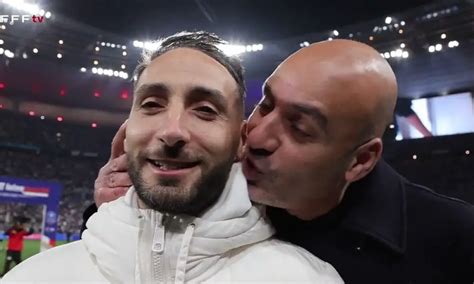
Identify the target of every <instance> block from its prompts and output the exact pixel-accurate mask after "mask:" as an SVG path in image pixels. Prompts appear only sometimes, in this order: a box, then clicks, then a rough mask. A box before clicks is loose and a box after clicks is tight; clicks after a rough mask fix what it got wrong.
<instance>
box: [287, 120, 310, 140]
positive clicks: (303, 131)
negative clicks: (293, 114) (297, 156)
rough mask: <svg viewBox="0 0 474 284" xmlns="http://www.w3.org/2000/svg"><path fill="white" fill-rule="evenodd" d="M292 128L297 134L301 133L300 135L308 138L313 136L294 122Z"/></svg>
mask: <svg viewBox="0 0 474 284" xmlns="http://www.w3.org/2000/svg"><path fill="white" fill-rule="evenodd" d="M291 129H292V130H293V131H294V132H295V134H297V135H299V136H300V137H303V138H307V137H311V135H310V134H308V133H307V132H306V131H305V130H303V129H301V128H300V127H299V126H298V125H296V124H294V123H292V124H291Z"/></svg>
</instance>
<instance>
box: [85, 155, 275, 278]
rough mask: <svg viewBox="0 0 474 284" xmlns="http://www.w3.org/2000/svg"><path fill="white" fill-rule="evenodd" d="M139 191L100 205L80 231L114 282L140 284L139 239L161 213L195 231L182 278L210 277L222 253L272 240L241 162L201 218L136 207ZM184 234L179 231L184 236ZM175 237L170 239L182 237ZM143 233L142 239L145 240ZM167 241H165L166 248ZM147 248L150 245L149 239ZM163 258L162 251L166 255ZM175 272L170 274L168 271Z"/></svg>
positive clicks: (105, 272)
mask: <svg viewBox="0 0 474 284" xmlns="http://www.w3.org/2000/svg"><path fill="white" fill-rule="evenodd" d="M136 198H137V195H136V193H135V190H134V188H133V187H132V188H131V189H130V190H129V191H128V192H127V194H126V195H125V196H124V197H122V198H119V199H117V200H115V201H112V202H110V203H106V204H103V205H102V206H101V207H100V208H99V210H98V212H97V213H96V214H94V215H92V216H91V218H90V219H89V221H88V222H87V228H88V229H87V230H86V231H84V234H83V241H84V243H85V245H86V248H87V250H88V251H89V253H90V254H91V256H92V258H93V259H94V261H95V262H96V263H97V265H98V267H99V269H100V270H101V271H102V273H103V274H104V275H105V276H106V277H107V278H108V279H109V280H110V281H111V282H113V283H138V282H140V280H139V279H140V276H139V275H138V274H141V273H143V272H140V271H143V268H140V267H137V263H139V261H138V260H141V261H143V260H145V261H147V260H146V259H147V257H146V256H145V257H142V256H141V255H140V253H137V252H138V251H140V252H142V251H143V250H142V248H143V246H144V245H143V242H148V241H147V240H151V239H152V237H150V236H143V232H146V231H148V229H147V228H148V227H149V226H150V225H153V226H155V224H150V222H155V221H156V220H160V222H161V220H162V219H163V218H164V217H165V218H166V217H169V218H168V219H169V220H170V221H171V223H169V224H168V222H167V225H165V230H166V226H168V225H170V224H172V223H173V222H174V225H173V226H178V227H179V226H180V225H179V224H178V225H177V223H180V222H182V223H183V224H189V223H192V224H193V233H192V236H191V239H190V243H189V244H190V245H189V248H188V249H187V254H186V261H185V265H186V269H185V271H186V275H185V281H190V280H193V281H198V280H200V279H205V278H207V277H210V276H212V274H213V273H215V270H216V269H218V267H220V266H221V265H222V263H224V262H225V259H224V257H223V254H225V253H227V252H229V251H231V250H233V249H236V248H240V247H243V246H246V245H250V244H254V243H257V242H260V241H263V240H266V239H268V238H270V237H271V236H272V235H273V233H274V230H273V227H272V226H271V225H270V224H269V223H268V222H267V221H266V220H265V219H264V217H263V215H262V212H261V210H260V209H259V208H257V207H255V206H252V203H251V202H250V200H249V197H248V192H247V184H246V180H245V177H244V176H243V173H242V171H241V165H240V164H234V166H233V167H232V170H231V172H230V174H229V178H228V181H227V183H226V186H225V188H224V190H223V192H222V194H221V196H220V197H219V199H218V200H217V202H216V203H215V204H214V205H213V206H211V207H210V208H209V209H208V210H207V211H206V212H204V213H203V214H202V215H201V216H200V217H192V216H185V215H176V216H171V217H170V215H167V214H162V213H161V212H157V211H154V210H152V209H139V208H137V206H136V204H137V203H136ZM184 234H185V232H183V234H182V235H184ZM182 235H181V236H180V235H179V233H178V235H174V236H173V237H172V239H173V240H176V239H182V238H183V236H182ZM144 237H145V238H144ZM166 245H167V244H165V246H166ZM145 246H147V247H149V248H150V251H151V247H152V243H151V241H150V243H149V244H146V245H145ZM164 257H166V255H165V256H164ZM171 273H173V272H171Z"/></svg>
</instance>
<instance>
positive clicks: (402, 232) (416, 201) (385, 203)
mask: <svg viewBox="0 0 474 284" xmlns="http://www.w3.org/2000/svg"><path fill="white" fill-rule="evenodd" d="M396 97H397V84H396V78H395V75H394V73H393V71H392V69H391V68H390V66H389V64H388V63H387V61H385V60H384V59H383V58H382V57H381V56H380V54H379V53H378V52H377V51H375V50H374V49H372V48H371V47H369V46H367V45H365V44H362V43H358V42H354V41H348V40H333V41H326V42H321V43H317V44H313V45H310V46H309V47H306V48H303V49H301V50H299V51H297V52H296V53H294V54H292V55H291V56H290V57H289V58H288V59H286V60H285V61H284V62H283V63H281V64H280V65H279V66H278V68H277V69H276V70H275V72H274V73H273V74H272V75H271V76H270V77H269V78H268V79H267V80H266V81H265V84H264V86H263V97H262V99H261V101H260V103H259V104H258V106H257V107H256V108H255V110H254V111H253V113H252V115H251V116H250V117H249V121H248V138H247V147H246V148H247V156H246V159H245V160H244V161H243V170H244V174H245V176H246V178H247V181H248V185H249V195H250V197H251V199H252V200H253V201H255V202H258V203H262V204H265V205H268V206H269V207H268V208H267V213H268V216H269V217H270V219H271V221H272V223H273V224H274V226H275V228H276V230H277V237H279V238H281V239H283V240H286V241H289V242H292V243H295V244H297V245H300V246H302V247H304V248H306V249H307V250H309V251H310V252H312V253H313V254H315V255H317V256H318V257H320V258H322V259H323V260H325V261H327V262H329V263H331V264H332V265H333V266H334V267H335V268H336V270H337V271H338V272H339V273H340V275H341V277H342V278H343V279H344V280H345V281H346V282H347V283H471V284H472V283H473V280H474V277H473V271H474V248H473V243H474V242H473V240H474V209H473V207H472V206H471V205H468V204H466V203H464V202H462V201H459V200H455V199H451V198H448V197H445V196H441V195H438V194H436V193H434V192H432V191H431V190H429V189H427V188H424V187H421V186H419V185H415V184H413V183H411V182H409V181H407V180H406V179H405V178H403V177H401V176H400V175H399V174H398V173H396V172H395V171H394V170H393V169H392V168H391V167H389V166H388V165H387V164H386V163H385V162H384V161H382V160H381V154H382V149H383V144H382V140H381V137H382V135H383V133H384V130H385V129H386V127H387V125H388V124H389V123H390V122H391V119H392V116H393V111H394V108H395V103H396ZM118 137H120V135H118ZM122 140H123V137H121V138H120V139H116V142H115V145H117V141H122ZM118 144H120V143H118ZM115 147H117V146H115ZM120 154H121V153H118V152H117V151H116V153H115V154H114V156H113V157H112V159H111V161H110V162H109V163H108V164H107V165H106V166H105V167H104V168H103V169H102V170H101V173H100V174H99V177H98V179H97V183H96V192H95V193H96V195H95V197H96V203H97V204H100V203H101V202H103V201H105V200H109V199H113V198H115V197H114V196H115V195H116V194H117V193H119V194H120V192H121V191H123V188H124V187H126V186H128V176H127V174H126V172H125V171H126V164H125V163H124V162H123V161H124V157H123V156H122V155H120Z"/></svg>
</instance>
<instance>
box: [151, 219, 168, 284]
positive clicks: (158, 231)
mask: <svg viewBox="0 0 474 284" xmlns="http://www.w3.org/2000/svg"><path fill="white" fill-rule="evenodd" d="M156 221H157V222H156V225H155V232H154V234H153V243H152V245H151V250H152V251H153V278H154V280H155V281H156V282H155V283H164V282H165V281H164V279H165V275H164V273H165V270H164V263H163V262H164V259H163V252H164V251H165V226H164V225H163V215H161V214H160V215H159V217H158V220H156Z"/></svg>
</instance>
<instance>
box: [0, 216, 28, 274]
mask: <svg viewBox="0 0 474 284" xmlns="http://www.w3.org/2000/svg"><path fill="white" fill-rule="evenodd" d="M27 222H28V219H27V218H24V217H20V218H18V219H17V220H16V221H15V224H14V225H13V227H11V228H10V229H8V230H7V231H6V232H5V235H7V236H8V238H9V239H8V246H7V254H6V259H5V267H4V269H3V273H4V274H5V273H7V272H8V270H10V266H11V264H12V262H15V265H17V264H18V263H20V262H21V251H22V250H23V238H24V237H25V236H28V235H31V234H32V233H33V231H32V230H29V231H27V230H26V229H25V227H26V223H27Z"/></svg>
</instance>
